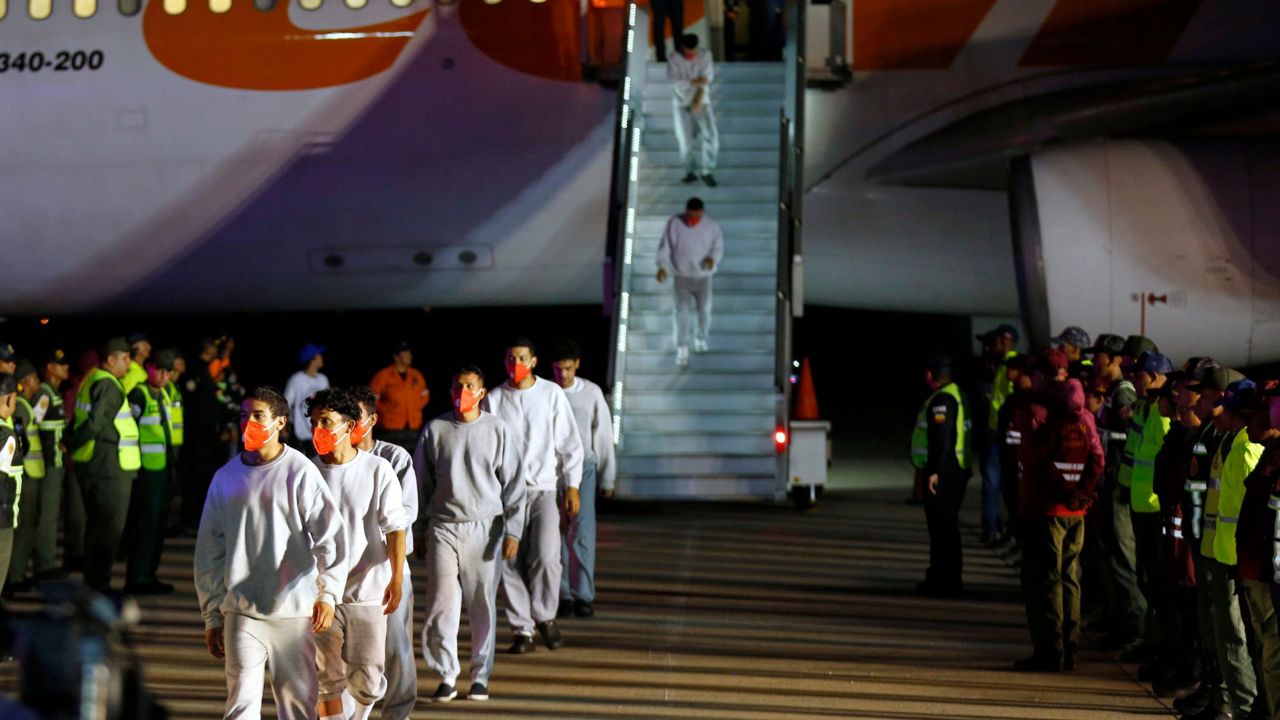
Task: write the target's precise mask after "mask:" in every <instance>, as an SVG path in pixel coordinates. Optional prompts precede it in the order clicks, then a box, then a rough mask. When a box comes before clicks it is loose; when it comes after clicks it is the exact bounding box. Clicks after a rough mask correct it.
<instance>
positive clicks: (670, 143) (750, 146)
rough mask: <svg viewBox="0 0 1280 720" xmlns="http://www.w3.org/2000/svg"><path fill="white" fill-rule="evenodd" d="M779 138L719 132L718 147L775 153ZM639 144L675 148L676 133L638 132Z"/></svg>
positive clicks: (650, 148)
mask: <svg viewBox="0 0 1280 720" xmlns="http://www.w3.org/2000/svg"><path fill="white" fill-rule="evenodd" d="M780 141H781V138H780V137H778V134H777V133H772V132H756V133H748V132H743V133H725V132H722V133H720V147H731V148H733V149H734V150H772V151H773V152H774V154H775V155H776V154H777V151H778V143H779V142H780ZM640 146H641V147H642V148H644V149H645V150H676V149H677V148H678V147H679V145H678V144H677V143H676V135H675V133H673V132H665V133H664V132H643V133H641V134H640Z"/></svg>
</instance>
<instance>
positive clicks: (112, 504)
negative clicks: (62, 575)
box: [67, 337, 142, 590]
mask: <svg viewBox="0 0 1280 720" xmlns="http://www.w3.org/2000/svg"><path fill="white" fill-rule="evenodd" d="M99 358H100V364H99V366H98V367H97V368H94V369H93V371H92V372H90V373H89V375H88V376H87V377H86V378H85V379H84V382H82V383H81V385H80V390H79V391H78V392H77V393H76V411H75V422H74V424H73V427H72V430H71V438H70V442H68V443H67V446H68V447H69V448H70V449H71V452H72V458H73V459H74V460H75V461H76V479H77V480H78V481H79V483H80V488H81V491H82V494H83V496H84V504H85V515H86V517H87V518H88V525H87V528H86V532H85V567H84V575H85V581H86V583H88V585H89V586H90V587H91V588H93V589H95V590H109V589H110V588H111V566H112V565H113V564H114V562H115V559H116V553H117V551H118V550H119V547H120V539H121V536H122V535H123V533H124V525H125V520H126V518H127V517H128V509H129V496H130V494H131V492H132V489H133V480H134V477H135V476H136V475H137V473H138V470H139V469H140V468H141V467H142V455H141V452H140V450H139V446H138V424H137V422H135V421H134V419H133V414H132V413H131V412H130V410H129V403H128V401H127V400H126V398H125V392H124V386H123V385H122V384H121V382H120V380H121V378H123V377H124V375H125V373H126V372H128V370H129V344H128V343H127V342H125V340H124V338H122V337H114V338H111V339H110V340H107V341H106V342H105V343H103V346H102V348H101V350H100V351H99Z"/></svg>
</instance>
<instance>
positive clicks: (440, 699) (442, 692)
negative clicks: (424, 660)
mask: <svg viewBox="0 0 1280 720" xmlns="http://www.w3.org/2000/svg"><path fill="white" fill-rule="evenodd" d="M456 697H458V689H457V688H455V687H454V686H452V685H450V684H449V683H447V682H442V683H440V687H438V688H436V694H435V695H432V696H431V702H434V703H447V702H449V701H450V700H452V699H454V698H456Z"/></svg>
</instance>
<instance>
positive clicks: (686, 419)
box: [622, 400, 777, 446]
mask: <svg viewBox="0 0 1280 720" xmlns="http://www.w3.org/2000/svg"><path fill="white" fill-rule="evenodd" d="M624 403H625V400H624ZM623 413H624V417H623V419H622V433H623V438H624V440H623V445H624V446H625V445H626V440H625V438H626V437H627V433H633V432H648V433H685V432H721V433H729V432H733V433H738V432H741V433H760V434H762V435H768V434H770V433H772V432H773V431H774V425H775V424H776V423H777V419H776V418H775V417H774V414H773V413H689V412H668V413H647V414H630V410H628V409H626V408H624V409H623Z"/></svg>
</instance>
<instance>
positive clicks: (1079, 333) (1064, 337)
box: [1052, 325, 1093, 350]
mask: <svg viewBox="0 0 1280 720" xmlns="http://www.w3.org/2000/svg"><path fill="white" fill-rule="evenodd" d="M1052 342H1053V344H1054V345H1074V346H1075V347H1078V348H1080V349H1081V350H1083V349H1085V348H1087V347H1089V346H1090V345H1092V344H1093V343H1092V342H1091V341H1090V340H1089V333H1087V332H1085V331H1084V328H1080V327H1076V326H1075V325H1072V326H1070V327H1067V328H1064V329H1063V330H1062V332H1060V333H1058V337H1056V338H1054V339H1053V341H1052Z"/></svg>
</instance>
